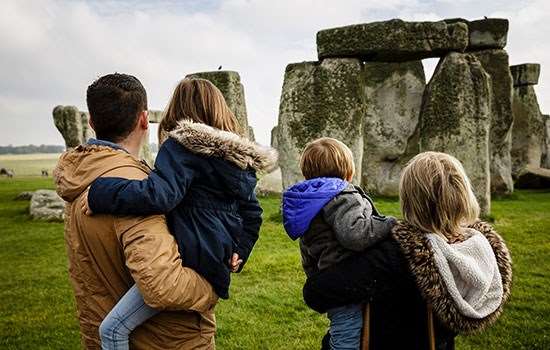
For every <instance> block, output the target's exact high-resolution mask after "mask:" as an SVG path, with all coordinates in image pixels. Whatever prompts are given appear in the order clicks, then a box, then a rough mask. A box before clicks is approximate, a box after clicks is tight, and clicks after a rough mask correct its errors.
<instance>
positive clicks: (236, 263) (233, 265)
mask: <svg viewBox="0 0 550 350" xmlns="http://www.w3.org/2000/svg"><path fill="white" fill-rule="evenodd" d="M242 263H243V260H242V259H239V254H237V253H233V257H231V259H230V260H229V268H230V269H231V272H237V271H238V270H239V267H240V266H241V264H242Z"/></svg>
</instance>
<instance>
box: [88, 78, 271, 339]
mask: <svg viewBox="0 0 550 350" xmlns="http://www.w3.org/2000/svg"><path fill="white" fill-rule="evenodd" d="M239 132H240V130H239V126H238V122H237V120H236V118H235V116H234V115H233V113H232V112H231V110H230V109H229V107H228V106H227V103H226V102H225V99H224V97H223V95H222V93H221V92H220V91H219V90H218V88H216V87H215V86H214V85H213V84H212V83H211V82H209V81H208V80H203V79H184V80H182V81H181V82H180V83H179V84H178V86H177V87H176V89H175V91H174V94H173V96H172V99H171V100H170V102H169V104H168V107H167V109H166V115H165V116H164V118H163V120H162V121H161V123H160V125H159V144H161V147H160V150H159V152H158V155H157V158H156V161H155V170H153V172H151V173H150V174H149V176H148V177H147V178H145V179H143V180H128V179H123V178H116V177H101V178H98V179H97V180H95V181H94V182H93V183H92V185H91V187H90V191H89V193H88V207H89V209H90V210H91V212H93V213H96V214H116V215H153V214H166V215H167V219H168V225H169V228H170V231H171V232H172V233H173V235H174V237H175V238H176V241H177V242H178V246H179V248H180V254H181V257H182V260H183V264H184V265H185V266H187V267H190V268H193V269H194V270H195V271H197V272H198V273H199V274H201V275H202V276H203V277H204V278H205V279H206V280H207V281H208V282H210V284H211V285H212V286H213V288H214V291H215V292H216V294H217V295H218V296H219V297H221V298H223V299H227V298H229V283H230V273H231V272H240V271H241V270H242V269H243V266H244V264H245V263H246V261H247V260H248V257H249V256H250V253H251V251H252V248H253V247H254V244H255V243H256V241H257V240H258V233H259V230H260V226H261V224H262V208H261V207H260V204H259V203H258V200H257V199H256V195H255V193H254V189H255V187H256V172H261V171H266V170H268V169H270V168H272V167H273V166H274V164H275V162H276V152H275V151H274V150H272V149H270V148H265V147H262V146H259V145H258V144H256V143H254V142H251V141H249V140H248V139H246V138H244V137H241V136H239ZM140 289H141V288H140V286H139V285H134V286H133V287H132V288H130V290H129V291H128V292H127V293H126V294H125V295H124V296H123V297H122V298H121V299H120V300H119V302H118V303H117V304H116V305H115V306H114V308H113V309H112V310H111V311H110V312H109V314H108V315H107V316H106V317H105V319H104V320H103V322H102V324H101V326H100V328H99V331H100V335H101V342H102V347H103V348H104V349H128V337H129V335H130V333H131V332H132V331H133V329H134V328H135V327H137V326H139V325H140V324H142V323H143V322H145V321H146V320H148V319H149V318H150V317H153V316H154V315H156V314H158V313H159V312H160V310H158V309H157V308H155V305H151V306H148V305H147V304H146V300H144V296H142V294H141V292H140Z"/></svg>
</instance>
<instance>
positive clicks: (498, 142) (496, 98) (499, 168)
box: [472, 50, 514, 194]
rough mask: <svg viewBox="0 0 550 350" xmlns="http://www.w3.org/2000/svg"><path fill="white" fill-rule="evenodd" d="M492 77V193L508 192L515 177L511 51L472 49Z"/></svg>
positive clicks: (511, 188)
mask: <svg viewBox="0 0 550 350" xmlns="http://www.w3.org/2000/svg"><path fill="white" fill-rule="evenodd" d="M472 55H474V56H475V57H476V58H477V59H478V60H479V61H480V62H481V65H482V66H483V69H484V70H485V71H486V72H487V73H488V74H489V75H490V76H491V90H492V96H493V99H492V103H491V132H490V135H489V141H490V142H489V154H490V160H491V161H490V163H491V193H495V194H509V193H512V192H513V191H514V182H513V180H512V158H511V156H510V150H511V148H512V122H513V120H514V117H513V114H512V88H513V87H512V75H511V74H510V69H509V64H508V54H507V53H506V51H504V50H482V51H477V52H472Z"/></svg>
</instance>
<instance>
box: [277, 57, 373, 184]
mask: <svg viewBox="0 0 550 350" xmlns="http://www.w3.org/2000/svg"><path fill="white" fill-rule="evenodd" d="M363 90H364V85H363V82H362V67H361V61H359V60H358V59H351V58H340V59H325V60H323V61H322V62H302V63H293V64H289V65H288V66H287V67H286V70H285V78H284V82H283V90H282V95H281V103H280V107H279V123H278V127H277V129H278V132H277V134H278V140H277V145H278V147H277V148H278V151H279V165H280V167H281V171H282V182H283V187H284V188H287V187H288V186H290V185H292V184H294V183H295V182H297V181H300V180H302V179H303V177H302V173H301V171H300V166H299V159H300V153H301V152H302V150H303V148H304V146H305V145H306V144H307V143H308V142H309V141H312V140H314V139H316V138H319V137H322V136H326V137H334V138H337V139H339V140H341V141H342V142H344V143H345V144H346V145H347V146H348V147H349V148H350V149H351V151H352V152H353V156H354V162H355V168H356V174H355V177H354V180H353V182H354V183H355V184H359V182H360V179H361V157H362V153H363V135H362V134H363V133H362V120H363V116H364V112H365V108H364V106H365V103H364V102H365V101H364V93H363Z"/></svg>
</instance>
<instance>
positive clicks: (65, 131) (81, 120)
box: [52, 105, 161, 165]
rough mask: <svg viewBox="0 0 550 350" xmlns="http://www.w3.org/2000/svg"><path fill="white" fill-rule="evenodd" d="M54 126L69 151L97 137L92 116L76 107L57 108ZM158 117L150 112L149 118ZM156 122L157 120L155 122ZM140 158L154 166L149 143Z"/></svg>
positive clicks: (141, 152)
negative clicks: (91, 120) (92, 123)
mask: <svg viewBox="0 0 550 350" xmlns="http://www.w3.org/2000/svg"><path fill="white" fill-rule="evenodd" d="M52 115H53V120H54V124H55V126H56V128H57V130H59V133H60V134H61V136H63V139H64V140H65V146H66V147H67V149H72V148H75V147H76V146H78V145H81V144H83V143H86V142H87V141H88V140H89V139H90V138H94V137H95V133H94V130H93V129H92V128H91V127H90V115H89V114H88V112H82V111H79V110H78V108H77V107H75V106H61V105H60V106H56V107H55V108H54V109H53V111H52ZM151 115H153V117H154V118H155V117H157V116H159V115H161V112H158V111H149V116H151ZM154 122H156V120H155V121H154ZM140 157H141V158H142V159H143V160H145V161H146V162H147V164H149V165H152V164H153V156H152V154H151V150H150V147H149V142H145V143H144V145H143V147H142V148H141V150H140Z"/></svg>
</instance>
